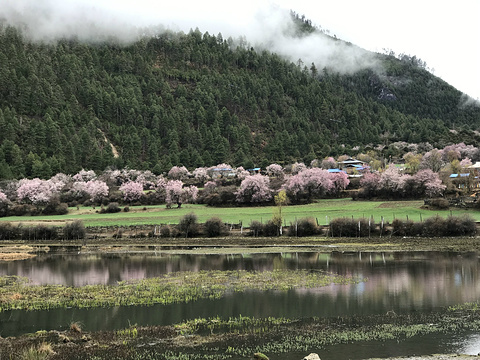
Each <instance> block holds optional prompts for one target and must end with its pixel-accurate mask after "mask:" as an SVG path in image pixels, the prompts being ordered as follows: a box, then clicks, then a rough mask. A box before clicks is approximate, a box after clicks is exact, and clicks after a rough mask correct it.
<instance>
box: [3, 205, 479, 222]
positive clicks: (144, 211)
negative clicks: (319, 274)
mask: <svg viewBox="0 0 480 360" xmlns="http://www.w3.org/2000/svg"><path fill="white" fill-rule="evenodd" d="M422 205H423V201H421V200H417V201H352V200H351V199H326V200H319V201H316V202H314V203H312V204H307V205H290V206H285V207H284V208H283V209H282V214H283V217H284V224H285V225H290V223H294V222H295V220H296V219H301V218H308V217H311V218H314V219H316V220H317V221H318V223H319V225H326V224H327V223H329V222H330V221H331V219H335V218H341V217H353V218H355V219H358V218H373V221H375V222H376V223H379V222H381V219H382V218H383V219H384V221H388V222H392V221H393V220H394V219H395V218H399V219H407V218H408V219H409V220H413V221H422V220H424V219H426V218H428V217H431V216H435V215H440V216H442V217H447V216H448V215H455V216H460V215H463V214H469V215H470V216H471V217H472V218H473V219H474V220H475V221H480V212H478V211H475V210H467V209H452V210H429V209H423V208H422ZM129 208H130V211H128V212H123V211H122V212H118V213H114V214H100V213H99V210H100V208H99V207H97V208H95V209H93V208H91V207H90V208H88V207H80V208H79V209H77V208H70V209H69V212H68V214H66V215H51V216H9V217H4V218H0V221H9V222H16V223H23V224H25V225H28V224H30V223H31V224H38V223H43V222H45V223H50V224H52V225H59V226H62V225H64V224H65V222H68V221H73V220H77V219H79V220H82V221H83V223H84V225H85V226H87V227H94V226H135V225H137V226H138V225H157V224H177V223H178V222H179V220H180V219H181V218H182V217H183V216H184V215H186V214H188V213H192V212H193V213H195V215H196V216H197V218H198V221H199V222H200V223H204V222H205V221H206V220H208V219H210V218H212V217H218V218H220V219H222V220H223V221H224V222H225V223H230V224H239V223H240V222H241V223H243V225H244V226H248V225H249V224H250V223H251V222H252V221H254V220H255V221H260V222H267V221H268V220H270V219H271V218H272V215H273V213H274V207H273V206H240V207H208V206H206V205H199V204H185V205H183V206H182V207H181V208H180V209H177V208H173V209H167V208H166V207H165V205H156V206H130V207H129Z"/></svg>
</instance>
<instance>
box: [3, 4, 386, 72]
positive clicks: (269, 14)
mask: <svg viewBox="0 0 480 360" xmlns="http://www.w3.org/2000/svg"><path fill="white" fill-rule="evenodd" d="M158 3H159V2H158V1H148V0H137V1H135V2H132V1H127V0H117V1H107V0H96V1H94V0H71V1H61V2H59V1H56V0H42V1H38V0H4V1H3V4H2V6H1V8H0V19H2V20H5V21H6V22H7V23H9V24H11V25H14V26H18V27H21V28H23V29H24V31H25V33H26V35H27V36H28V37H30V38H31V39H32V40H34V41H44V42H50V41H55V40H58V39H61V38H71V37H75V38H76V39H78V40H80V41H89V42H99V41H100V42H101V41H104V40H105V39H109V38H116V39H117V40H119V41H124V42H131V41H134V40H135V39H136V38H137V36H138V34H139V33H140V31H141V29H142V28H144V27H155V28H158V26H161V27H162V28H166V29H171V30H174V31H184V32H188V31H189V30H190V29H195V28H197V27H198V28H199V29H200V31H202V32H206V31H208V32H209V33H210V34H215V35H216V34H218V33H222V36H223V38H224V39H226V38H228V37H232V38H233V39H238V38H239V37H244V38H245V39H246V41H247V42H248V43H249V44H250V45H251V46H253V47H254V48H255V49H256V50H264V49H265V50H268V51H271V52H274V53H277V54H278V55H280V56H282V57H284V58H286V59H288V60H290V61H292V62H295V63H297V62H298V60H299V59H301V61H302V62H303V64H304V65H305V66H307V67H308V68H310V66H311V64H312V63H314V64H315V66H316V67H317V69H318V71H321V70H322V68H324V67H328V68H330V69H333V70H335V71H338V72H340V73H353V72H355V71H357V70H360V69H364V68H377V66H378V63H377V61H376V59H375V56H374V54H372V53H371V52H367V51H365V50H363V49H361V48H359V47H357V46H355V45H352V44H347V43H345V42H343V41H340V40H336V39H334V38H332V37H330V36H327V35H326V34H323V33H321V32H316V33H314V34H311V35H309V36H305V37H298V36H296V35H295V31H294V25H293V21H292V19H291V17H290V9H282V8H280V7H278V6H276V5H272V4H270V3H268V4H262V3H261V4H260V5H258V2H255V1H253V0H251V1H250V2H249V0H247V2H246V3H245V2H244V3H242V4H237V5H232V6H230V4H229V5H228V6H227V7H225V5H224V4H223V3H222V2H214V3H211V2H208V1H207V2H195V3H192V4H190V5H188V6H185V5H183V8H182V4H178V5H175V4H173V5H172V4H169V5H163V4H158ZM212 5H213V6H212ZM235 6H236V7H235ZM292 10H295V9H292ZM306 17H307V18H308V14H306Z"/></svg>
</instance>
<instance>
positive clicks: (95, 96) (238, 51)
mask: <svg viewBox="0 0 480 360" xmlns="http://www.w3.org/2000/svg"><path fill="white" fill-rule="evenodd" d="M292 16H293V17H294V20H295V22H294V23H295V24H296V25H297V26H298V29H297V30H298V31H297V32H296V33H295V35H294V36H304V34H306V33H309V32H313V31H319V30H318V29H316V28H314V27H312V26H311V24H310V23H309V22H308V21H305V20H304V19H303V18H299V17H298V16H296V15H295V14H292ZM292 36H293V35H292ZM324 36H328V35H326V34H324ZM335 41H339V42H341V41H342V40H339V39H336V38H335ZM347 46H354V45H352V44H347ZM373 55H374V56H375V57H376V58H377V59H378V61H379V62H380V63H381V64H382V69H381V71H379V70H378V69H375V70H374V69H364V70H361V71H358V72H356V73H353V74H340V73H338V72H336V71H334V70H332V69H329V68H328V67H325V68H317V67H316V65H315V63H312V64H303V62H302V60H301V59H299V60H298V61H297V62H291V61H288V60H286V59H284V58H282V57H280V56H279V55H277V54H275V53H272V52H269V51H268V50H256V49H255V48H253V47H252V46H251V45H250V44H249V43H248V42H247V41H246V39H241V38H240V39H232V38H228V39H224V38H223V37H222V35H221V34H218V35H211V34H209V33H208V32H205V33H202V32H201V31H200V30H198V29H195V30H191V31H190V32H188V33H183V32H171V31H162V32H154V31H150V32H145V33H144V34H143V35H142V36H139V37H138V40H137V41H135V42H133V43H128V44H125V43H122V42H120V41H117V40H115V39H105V40H102V41H95V42H92V43H88V42H82V41H79V40H76V39H63V40H59V41H55V42H53V41H51V42H43V43H42V42H33V41H30V40H29V39H28V37H27V36H25V35H24V33H23V32H22V30H21V29H18V28H16V27H12V26H9V25H8V24H1V23H0V179H19V178H23V177H28V178H35V177H38V178H44V179H46V178H49V177H51V176H53V175H55V174H57V173H66V174H74V173H76V172H78V171H79V170H80V169H82V168H83V169H91V170H95V171H103V170H104V169H106V168H108V167H110V168H118V169H120V168H131V169H139V170H151V171H153V172H154V173H155V174H160V173H162V172H166V171H168V170H169V169H170V168H172V166H185V167H187V168H191V169H193V168H197V167H202V166H212V165H215V164H219V163H229V164H232V165H233V166H243V167H244V168H246V169H249V168H253V167H266V166H267V165H269V164H271V163H278V164H288V163H294V162H297V161H298V162H305V163H310V162H311V161H312V160H313V159H322V158H325V157H326V156H339V155H342V154H352V155H353V154H355V153H356V152H358V151H359V150H361V151H363V150H368V149H369V148H371V149H373V148H375V146H377V145H379V144H381V145H384V146H383V147H382V149H383V150H382V151H383V152H385V154H384V155H385V156H391V155H395V154H392V153H389V151H393V150H391V149H390V148H389V146H388V145H389V144H390V143H393V142H395V141H405V142H409V143H421V142H429V143H430V144H432V145H434V146H438V147H441V146H442V147H443V146H446V145H448V144H451V143H458V142H465V143H466V144H472V145H475V146H478V145H480V137H479V136H477V135H476V134H477V133H476V130H477V129H478V128H479V127H480V107H479V106H478V104H475V103H474V102H473V104H471V105H462V103H463V100H464V98H465V95H463V94H462V93H461V92H460V91H458V90H456V89H455V88H453V87H452V86H450V85H449V84H447V83H446V82H444V81H443V80H441V79H440V78H438V77H435V76H434V75H432V74H431V73H430V72H429V71H428V70H427V69H426V66H425V64H424V63H423V62H422V61H421V60H419V59H417V58H416V57H414V56H413V57H411V56H406V55H402V56H395V55H394V54H373Z"/></svg>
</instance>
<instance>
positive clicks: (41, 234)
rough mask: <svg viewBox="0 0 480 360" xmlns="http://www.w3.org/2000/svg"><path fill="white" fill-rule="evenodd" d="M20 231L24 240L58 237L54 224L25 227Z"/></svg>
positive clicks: (53, 238)
mask: <svg viewBox="0 0 480 360" xmlns="http://www.w3.org/2000/svg"><path fill="white" fill-rule="evenodd" d="M21 232H22V239H24V240H55V239H56V238H57V237H58V229H57V228H56V227H54V226H45V225H37V226H35V227H25V228H22V229H21Z"/></svg>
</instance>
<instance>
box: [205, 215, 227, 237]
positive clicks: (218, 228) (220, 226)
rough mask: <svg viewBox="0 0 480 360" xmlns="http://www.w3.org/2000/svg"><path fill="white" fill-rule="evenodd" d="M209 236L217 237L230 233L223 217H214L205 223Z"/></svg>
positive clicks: (206, 232) (206, 233)
mask: <svg viewBox="0 0 480 360" xmlns="http://www.w3.org/2000/svg"><path fill="white" fill-rule="evenodd" d="M203 227H204V229H205V235H206V236H207V237H216V236H222V235H226V234H228V229H227V227H226V226H225V224H224V223H223V221H222V220H221V219H219V218H218V217H213V218H211V219H208V220H207V221H206V222H205V224H204V225H203Z"/></svg>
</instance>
